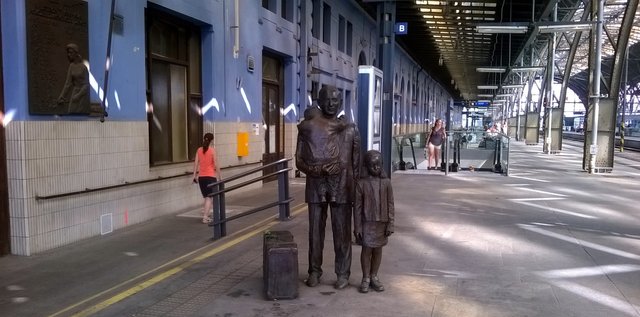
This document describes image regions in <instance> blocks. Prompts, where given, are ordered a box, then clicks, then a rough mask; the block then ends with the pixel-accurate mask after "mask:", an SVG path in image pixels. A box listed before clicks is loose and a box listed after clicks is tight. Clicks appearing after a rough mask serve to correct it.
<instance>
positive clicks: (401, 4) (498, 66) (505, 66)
mask: <svg viewBox="0 0 640 317" xmlns="http://www.w3.org/2000/svg"><path fill="white" fill-rule="evenodd" d="M592 1H596V0H591V1H590V0H512V1H509V0H475V1H451V0H398V1H396V2H395V3H396V22H408V34H407V35H398V36H396V42H397V43H399V45H400V46H402V47H403V48H405V50H406V51H407V52H408V53H409V54H411V55H412V56H413V58H415V59H416V60H417V61H418V63H420V65H421V66H422V67H423V68H424V69H426V70H427V71H428V72H429V73H430V74H431V75H432V76H433V77H435V78H436V79H437V80H438V81H439V82H440V83H441V84H442V85H443V86H444V87H446V88H447V89H448V90H449V91H450V92H451V94H452V95H453V96H454V98H456V99H459V100H478V99H485V98H486V96H493V97H496V96H497V95H500V94H504V93H509V92H513V89H514V88H521V87H523V85H520V84H522V83H523V82H524V81H523V80H526V79H527V78H530V76H537V77H540V76H543V74H544V72H545V70H546V69H547V68H548V67H547V65H548V64H547V61H548V60H549V58H548V56H549V54H548V52H549V49H553V48H554V47H555V50H554V54H553V56H554V59H553V61H554V77H555V79H556V82H562V78H563V77H564V74H565V72H566V71H567V69H568V71H570V75H571V77H570V79H569V82H568V84H567V85H568V86H569V87H571V88H572V89H573V90H574V91H576V92H577V93H578V95H579V97H580V98H581V99H582V100H583V101H586V100H587V98H588V96H587V92H588V90H589V89H588V86H587V84H588V74H589V71H588V69H589V59H590V54H589V52H590V51H592V49H590V30H591V29H592V28H595V27H594V25H595V23H594V22H593V21H592V10H591V8H592V7H594V8H597V6H596V5H595V4H597V2H596V3H595V4H594V3H592ZM637 3H638V1H637V0H630V1H625V0H606V1H605V2H604V10H603V20H604V24H603V25H604V30H603V46H602V60H603V67H602V75H603V81H605V82H606V78H607V76H609V77H611V74H606V72H607V71H609V72H610V71H611V68H612V67H611V66H608V67H607V63H609V64H613V63H614V62H615V61H614V56H615V52H616V48H617V47H618V42H619V41H620V40H621V38H622V37H623V36H626V37H627V38H628V45H629V47H631V48H632V49H631V50H630V51H631V53H630V55H631V57H630V58H629V60H632V63H635V64H634V65H630V66H629V73H628V76H627V78H629V79H630V80H633V81H631V82H630V85H632V86H633V85H636V86H637V82H638V80H640V69H639V67H638V66H637V64H638V61H637V53H638V50H639V49H637V48H636V43H638V42H639V41H640V14H639V12H637V7H638V4H637ZM556 4H557V7H556ZM364 6H365V7H367V6H368V9H370V11H371V9H372V4H371V3H364ZM628 8H631V9H628ZM627 10H633V11H632V12H631V14H634V18H633V19H632V23H628V24H627V25H625V24H624V23H623V18H624V16H625V12H626V11H627ZM625 28H628V29H626V30H627V32H624V30H625ZM554 35H555V45H550V43H551V41H550V39H552V38H553V37H554ZM627 38H625V39H624V42H626V39H627ZM574 42H576V44H575V45H573V46H575V49H574V52H573V53H572V44H573V43H574ZM634 48H635V49H634ZM634 58H635V60H634ZM568 60H569V61H571V62H572V63H570V64H569V65H568V64H567V61H568ZM607 61H608V62H607ZM532 67H533V68H532ZM495 86H497V89H496V87H495ZM605 86H606V85H605ZM488 88H490V89H488ZM510 89H511V90H510Z"/></svg>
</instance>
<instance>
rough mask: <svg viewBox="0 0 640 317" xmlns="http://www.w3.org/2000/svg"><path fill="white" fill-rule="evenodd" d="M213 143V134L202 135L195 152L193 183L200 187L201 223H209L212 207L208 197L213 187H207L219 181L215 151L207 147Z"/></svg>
mask: <svg viewBox="0 0 640 317" xmlns="http://www.w3.org/2000/svg"><path fill="white" fill-rule="evenodd" d="M212 141H213V134H211V133H207V134H205V135H204V140H203V143H202V146H201V147H199V148H198V150H197V151H196V160H195V162H194V164H193V182H194V183H198V184H199V185H200V192H202V197H203V198H204V206H203V207H202V223H209V222H211V216H210V214H211V212H212V207H213V197H210V196H209V195H210V194H212V193H213V190H214V187H210V186H209V185H211V184H213V183H215V182H217V181H218V180H220V179H221V178H220V167H219V166H218V159H217V157H216V149H215V148H214V147H213V146H209V145H210V144H211V142H212Z"/></svg>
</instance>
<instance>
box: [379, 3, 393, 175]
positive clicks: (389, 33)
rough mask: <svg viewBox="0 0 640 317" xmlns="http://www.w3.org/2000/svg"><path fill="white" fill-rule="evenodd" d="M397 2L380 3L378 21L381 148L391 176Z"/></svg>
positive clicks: (385, 167) (388, 173) (383, 161)
mask: <svg viewBox="0 0 640 317" xmlns="http://www.w3.org/2000/svg"><path fill="white" fill-rule="evenodd" d="M395 20H396V4H395V2H394V1H384V2H380V3H378V8H377V23H378V35H379V42H378V43H379V47H378V63H379V64H380V65H379V66H380V69H382V72H383V75H382V76H383V78H382V82H383V83H382V86H383V89H382V92H383V97H382V118H381V119H382V129H381V130H382V131H381V133H382V135H381V143H382V144H381V145H380V150H381V152H382V163H383V168H384V171H385V172H386V173H387V175H389V177H390V176H391V146H392V142H391V141H392V140H391V139H392V128H393V123H392V120H393V118H392V116H393V73H394V68H393V53H394V52H393V51H394V46H395V34H394V29H393V28H394V24H395Z"/></svg>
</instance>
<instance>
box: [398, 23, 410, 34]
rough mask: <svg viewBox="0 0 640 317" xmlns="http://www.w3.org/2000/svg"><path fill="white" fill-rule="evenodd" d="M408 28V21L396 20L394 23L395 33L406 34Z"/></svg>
mask: <svg viewBox="0 0 640 317" xmlns="http://www.w3.org/2000/svg"><path fill="white" fill-rule="evenodd" d="M408 28H409V23H407V22H398V23H396V30H395V31H396V32H395V33H396V35H402V34H407V30H408Z"/></svg>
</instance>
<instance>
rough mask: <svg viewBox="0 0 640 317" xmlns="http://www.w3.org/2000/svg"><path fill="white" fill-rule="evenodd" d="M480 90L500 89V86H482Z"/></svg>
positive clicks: (479, 87)
mask: <svg viewBox="0 0 640 317" xmlns="http://www.w3.org/2000/svg"><path fill="white" fill-rule="evenodd" d="M478 89H498V86H495V85H480V86H478Z"/></svg>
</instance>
